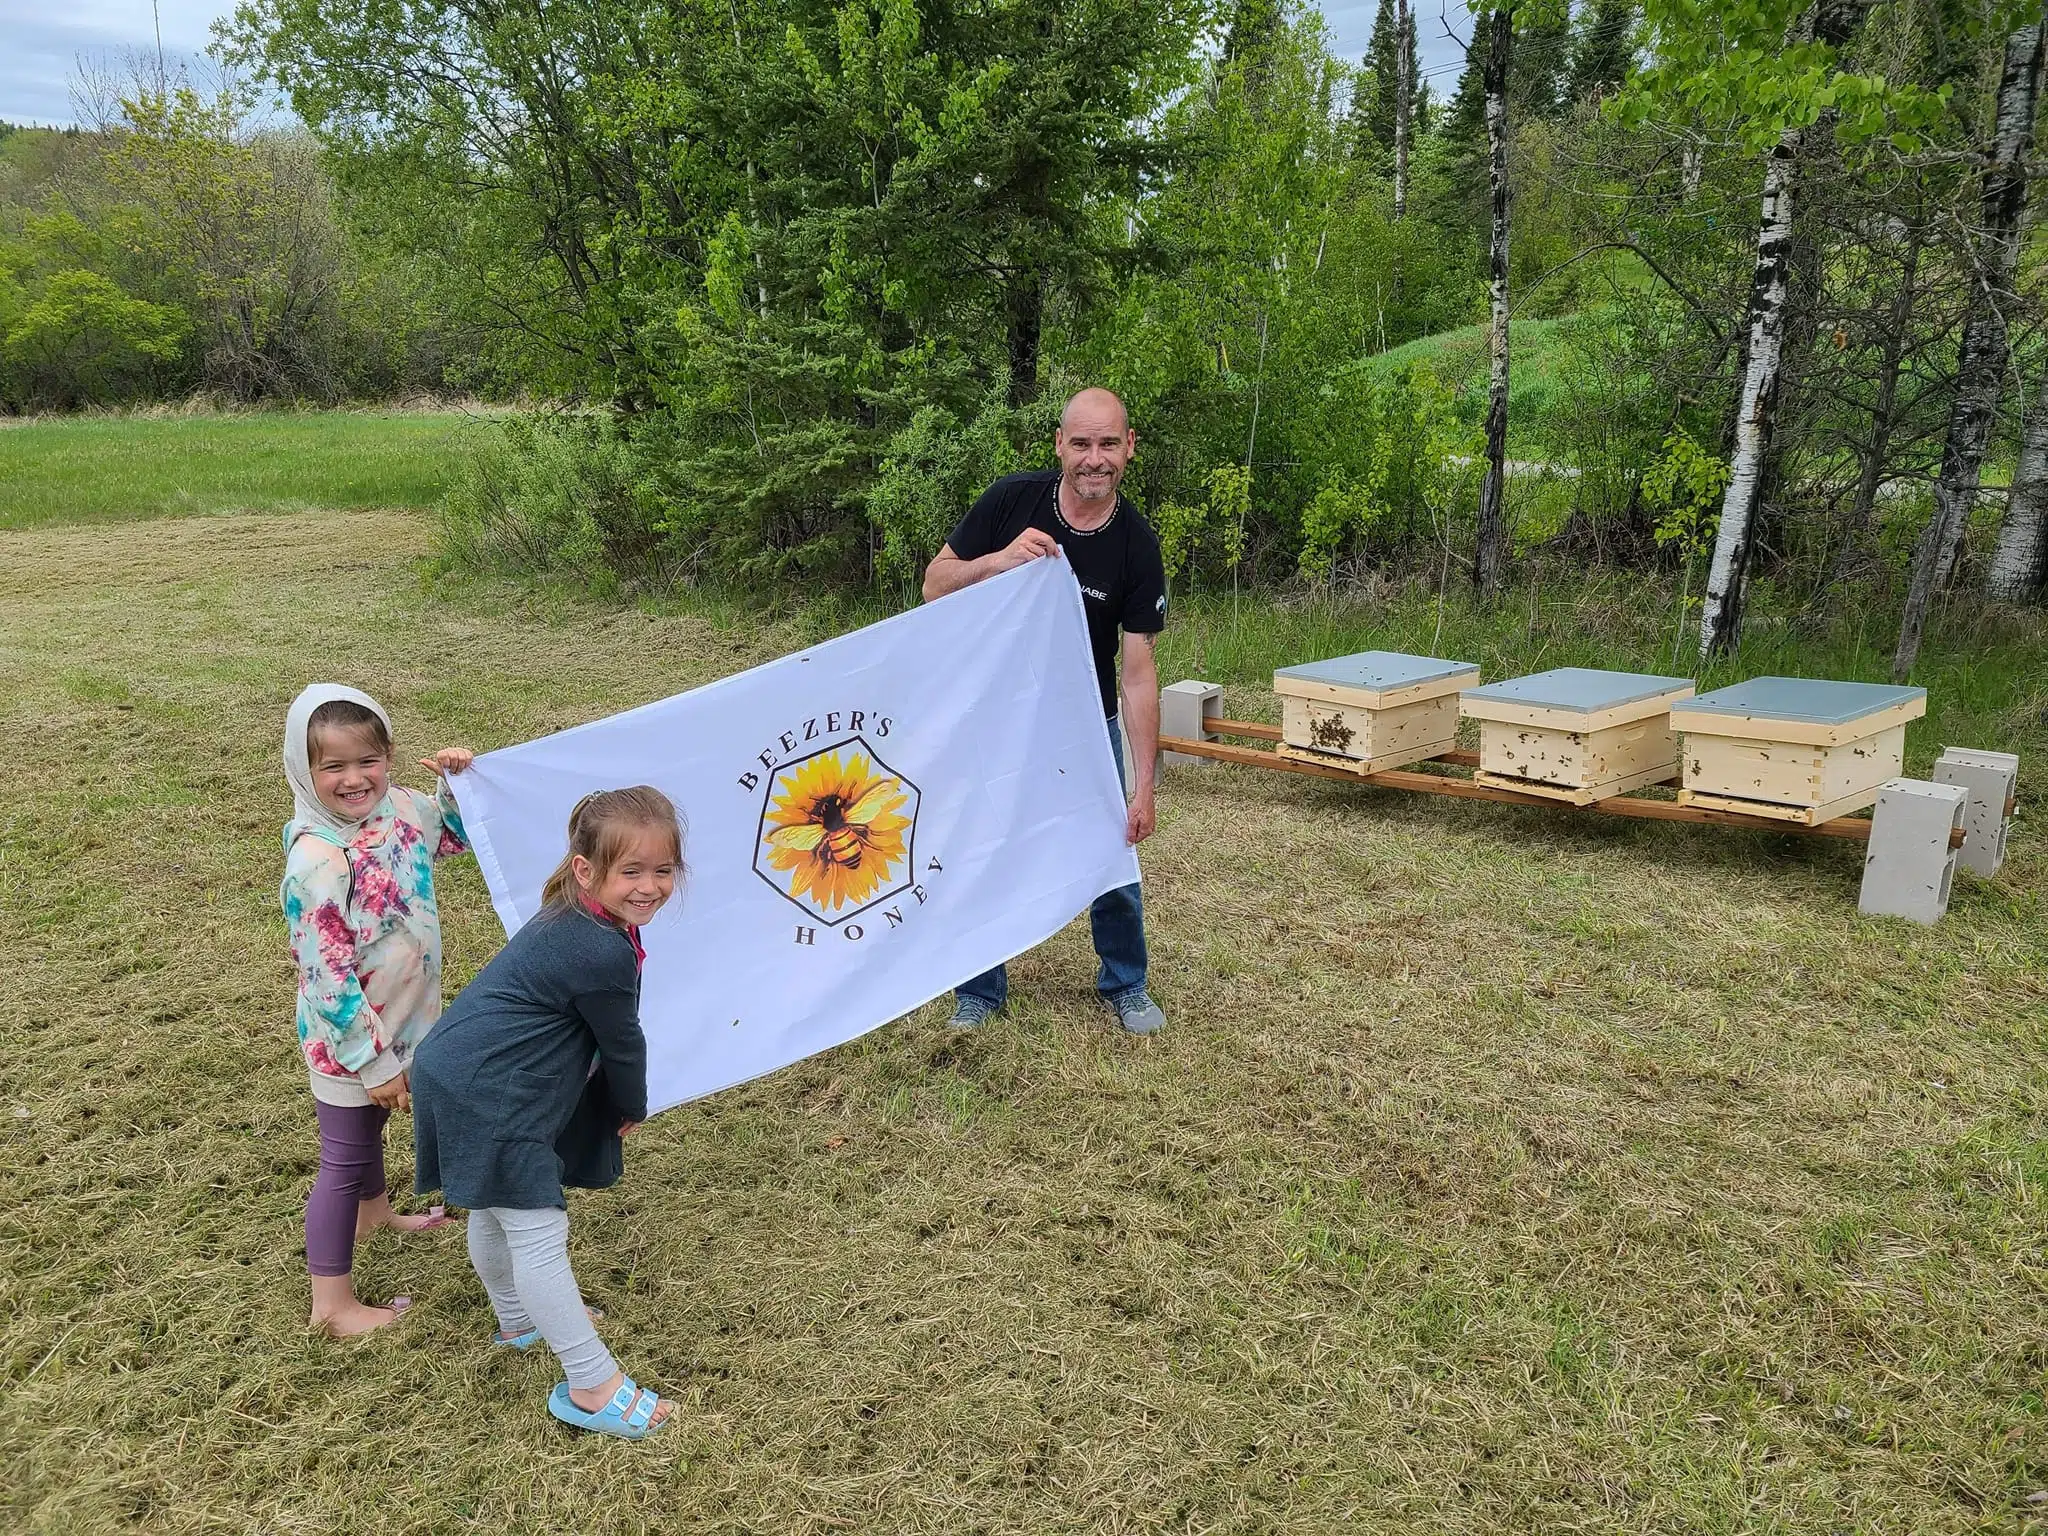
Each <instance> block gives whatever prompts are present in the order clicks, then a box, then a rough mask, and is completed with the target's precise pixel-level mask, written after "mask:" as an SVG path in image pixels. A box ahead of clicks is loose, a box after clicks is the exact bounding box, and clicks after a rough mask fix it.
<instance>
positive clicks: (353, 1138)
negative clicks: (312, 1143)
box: [306, 1099, 391, 1275]
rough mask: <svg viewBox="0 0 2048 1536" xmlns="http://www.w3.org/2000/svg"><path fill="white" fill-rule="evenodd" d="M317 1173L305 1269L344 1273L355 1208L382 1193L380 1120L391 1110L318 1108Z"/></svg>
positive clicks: (351, 1250)
mask: <svg viewBox="0 0 2048 1536" xmlns="http://www.w3.org/2000/svg"><path fill="white" fill-rule="evenodd" d="M313 1112H314V1113H315V1114H316V1115H318V1116H319V1117H320V1172H319V1174H318V1175H317V1176H316V1177H315V1178H314V1180H313V1192H312V1193H311V1194H310V1195H308V1196H307V1197H306V1268H307V1270H308V1271H310V1272H311V1273H313V1274H316V1275H345V1274H347V1273H348V1272H349V1268H350V1266H351V1265H353V1264H354V1263H355V1257H356V1208H357V1207H358V1206H360V1205H361V1204H362V1203H363V1202H364V1201H365V1200H374V1199H376V1198H377V1196H379V1195H381V1194H384V1193H385V1192H386V1191H385V1185H384V1122H385V1121H386V1120H389V1119H390V1118H391V1111H390V1110H388V1109H379V1108H378V1107H377V1106H376V1105H374V1104H363V1105H354V1104H322V1103H321V1102H320V1101H319V1100H317V1099H315V1100H314V1101H313Z"/></svg>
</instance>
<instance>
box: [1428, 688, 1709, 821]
mask: <svg viewBox="0 0 2048 1536" xmlns="http://www.w3.org/2000/svg"><path fill="white" fill-rule="evenodd" d="M1691 695H1692V683H1691V682H1690V681H1689V680H1687V679H1686V678H1682V677H1653V676H1651V675H1649V674H1647V673H1642V672H1601V671H1595V670H1593V669H1591V668H1587V667H1558V668H1557V669H1555V670H1554V671H1550V672H1538V673H1536V674H1535V675H1534V676H1533V677H1515V678H1509V679H1508V680H1507V681H1506V682H1500V683H1489V684H1487V685H1486V686H1485V687H1484V688H1470V689H1467V690H1466V691H1465V693H1464V694H1463V696H1462V697H1461V698H1460V700H1459V704H1458V708H1459V712H1460V713H1461V714H1463V715H1465V716H1466V717H1467V718H1468V719H1472V720H1477V721H1478V722H1479V771H1478V772H1477V773H1475V774H1473V777H1474V778H1475V779H1477V780H1478V781H1479V782H1480V783H1482V784H1492V785H1495V786H1496V787H1498V788H1501V789H1517V790H1520V791H1522V792H1523V793H1524V794H1531V795H1544V796H1547V797H1548V798H1550V799H1553V800H1565V801H1569V802H1570V803H1571V804H1573V805H1591V804H1592V803H1593V802H1594V801H1595V800H1606V799H1609V798H1610V797H1612V796H1614V795H1619V794H1625V793H1626V792H1627V791H1629V790H1631V789H1636V788H1639V787H1641V786H1642V785H1644V784H1661V783H1663V782H1664V781H1665V780H1666V779H1672V778H1676V777H1677V776H1678V739H1677V737H1676V736H1674V735H1673V734H1672V731H1671V706H1672V705H1673V704H1675V703H1677V702H1678V701H1679V700H1680V699H1685V698H1689V697H1690V696H1691Z"/></svg>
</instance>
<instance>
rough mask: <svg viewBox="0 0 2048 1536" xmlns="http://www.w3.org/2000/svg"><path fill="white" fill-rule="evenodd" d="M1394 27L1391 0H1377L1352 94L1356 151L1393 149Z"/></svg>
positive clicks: (1396, 63)
mask: <svg viewBox="0 0 2048 1536" xmlns="http://www.w3.org/2000/svg"><path fill="white" fill-rule="evenodd" d="M1396 30H1397V28H1396V26H1395V22H1394V0H1380V3H1379V9H1378V10H1377V11H1375V12H1374V13H1373V18H1372V37H1371V39H1370V40H1369V41H1368V42H1367V43H1366V45H1365V58H1364V59H1363V61H1361V65H1360V68H1359V71H1358V84H1357V86H1356V87H1355V88H1354V90H1353V92H1352V97H1351V124H1352V132H1353V134H1354V139H1353V144H1354V149H1353V153H1355V154H1369V153H1371V152H1373V151H1375V150H1377V151H1379V152H1381V153H1383V154H1389V155H1391V154H1392V153H1393V152H1394V72H1395V70H1396V69H1397V68H1398V67H1399V58H1398V56H1397V55H1396V54H1395V51H1394V49H1395V46H1396V45H1395V40H1394V33H1395V31H1396Z"/></svg>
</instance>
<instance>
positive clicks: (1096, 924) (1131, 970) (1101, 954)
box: [960, 715, 1145, 1008]
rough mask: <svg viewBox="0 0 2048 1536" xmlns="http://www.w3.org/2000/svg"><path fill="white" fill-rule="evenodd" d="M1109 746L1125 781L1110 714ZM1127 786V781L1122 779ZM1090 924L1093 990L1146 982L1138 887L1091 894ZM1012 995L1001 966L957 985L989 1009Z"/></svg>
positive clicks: (1128, 988)
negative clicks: (1096, 962)
mask: <svg viewBox="0 0 2048 1536" xmlns="http://www.w3.org/2000/svg"><path fill="white" fill-rule="evenodd" d="M1109 745H1110V750H1111V751H1112V752H1114V753H1115V754H1116V780H1117V783H1119V784H1124V755H1123V752H1122V751H1121V750H1120V748H1119V746H1118V742H1117V721H1116V716H1114V715H1111V716H1110V718H1109ZM1124 787H1125V789H1126V791H1128V789H1129V785H1127V784H1124ZM1088 927H1089V929H1090V931H1091V932H1092V933H1093V935H1094V937H1095V954H1096V956H1097V958H1098V959H1100V960H1101V961H1102V969H1101V970H1100V971H1099V972H1098V973H1097V974H1096V977H1095V990H1096V991H1098V992H1100V993H1101V994H1102V995H1103V996H1104V997H1106V998H1108V999H1110V1000H1111V1001H1112V1002H1114V1001H1115V1000H1116V999H1117V998H1119V997H1122V996H1123V995H1124V994H1125V993H1127V992H1136V991H1138V990H1140V989H1141V988H1143V986H1144V985H1145V903H1144V900H1143V899H1142V897H1141V896H1140V895H1139V887H1137V886H1135V885H1120V886H1118V887H1117V888H1116V889H1115V890H1113V891H1105V892H1103V894H1102V895H1100V896H1098V897H1096V898H1095V905H1093V906H1092V907H1090V908H1089V909H1088ZM1009 995H1010V978H1009V975H1008V973H1007V972H1006V971H1005V970H1004V969H1003V967H1002V966H1000V965H999V966H997V967H996V968H995V969H994V970H992V971H983V972H982V973H981V974H980V975H979V976H977V977H975V978H974V980H972V981H970V982H967V983H966V984H965V985H963V986H962V987H961V988H960V996H962V997H978V998H980V999H981V1000H982V1001H983V1002H984V1003H987V1004H988V1005H989V1007H991V1008H1000V1007H1002V1006H1003V1004H1004V1002H1005V1001H1006V1000H1007V999H1008V998H1009Z"/></svg>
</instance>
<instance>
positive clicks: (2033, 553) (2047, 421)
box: [1984, 369, 2048, 603]
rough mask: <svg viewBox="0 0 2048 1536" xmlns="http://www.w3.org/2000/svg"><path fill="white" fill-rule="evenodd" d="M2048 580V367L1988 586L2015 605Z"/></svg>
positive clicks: (2023, 433)
mask: <svg viewBox="0 0 2048 1536" xmlns="http://www.w3.org/2000/svg"><path fill="white" fill-rule="evenodd" d="M2044 580H2048V369H2044V370H2042V373H2041V388H2040V392H2039V393H2038V394H2037V395H2035V397H2034V404H2033V408H2032V409H2031V410H2029V411H2028V412H2027V420H2026V425H2025V426H2023V427H2022V428H2021V429H2020V458H2019V463H2018V464H2016V465H2015V466H2014V467H2013V472H2012V499H2011V500H2010V501H2008V502H2007V503H2006V508H2005V521H2004V522H2003V523H2001V524H1999V526H1998V548H1997V549H1996V550H1995V551H1994V552H1993V553H1992V556H1991V574H1990V576H1989V577H1988V579H1987V580H1986V581H1985V583H1984V587H1985V590H1986V591H1987V592H1989V593H1990V594H1991V596H1993V597H1996V598H2003V599H2004V600H2005V601H2006V602H2009V603H2023V602H2026V601H2027V600H2028V599H2029V598H2032V597H2034V596H2036V595H2038V594H2039V592H2040V590H2041V584H2042V582H2043V581H2044Z"/></svg>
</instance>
